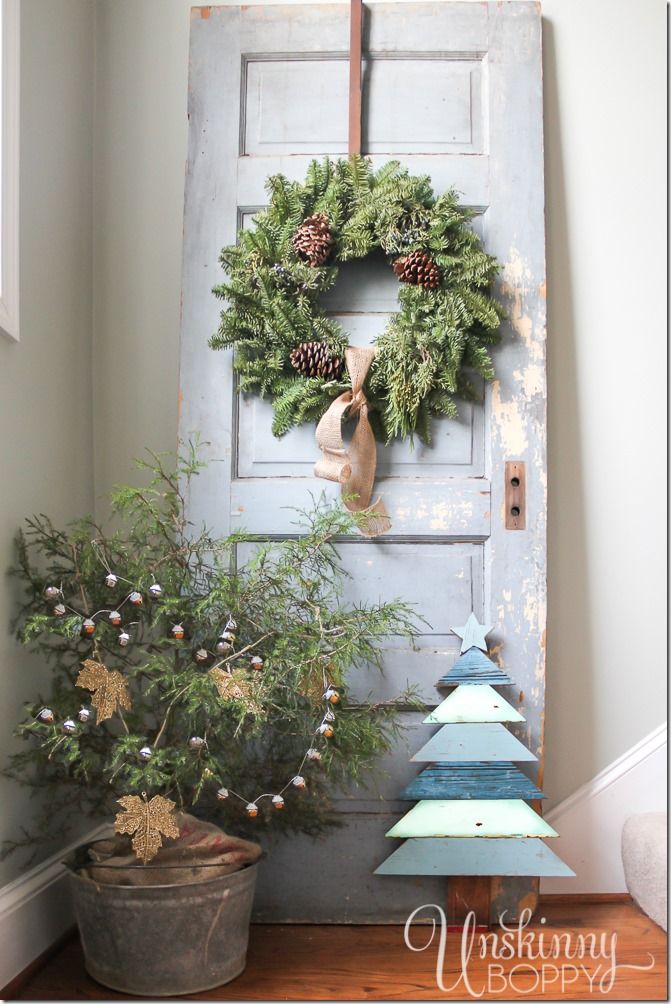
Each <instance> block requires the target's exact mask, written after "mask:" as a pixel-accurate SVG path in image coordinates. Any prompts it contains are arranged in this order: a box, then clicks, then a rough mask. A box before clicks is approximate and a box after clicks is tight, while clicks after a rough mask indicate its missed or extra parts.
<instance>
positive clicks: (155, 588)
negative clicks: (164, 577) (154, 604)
mask: <svg viewBox="0 0 671 1004" xmlns="http://www.w3.org/2000/svg"><path fill="white" fill-rule="evenodd" d="M149 595H150V596H151V598H152V600H158V599H159V598H160V597H161V596H162V595H163V590H162V588H161V587H160V586H159V584H158V582H154V583H152V585H151V586H150V587H149Z"/></svg>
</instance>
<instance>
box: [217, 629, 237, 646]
mask: <svg viewBox="0 0 671 1004" xmlns="http://www.w3.org/2000/svg"><path fill="white" fill-rule="evenodd" d="M219 637H220V638H222V639H223V640H224V641H227V642H228V644H229V645H232V644H233V642H234V641H235V634H234V633H233V631H231V629H230V628H228V627H227V628H226V629H225V630H224V631H222V632H221V634H220V635H219Z"/></svg>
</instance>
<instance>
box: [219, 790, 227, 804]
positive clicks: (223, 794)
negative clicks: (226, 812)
mask: <svg viewBox="0 0 671 1004" xmlns="http://www.w3.org/2000/svg"><path fill="white" fill-rule="evenodd" d="M217 798H218V799H219V801H220V802H225V801H226V799H227V798H228V788H220V789H219V791H218V792H217Z"/></svg>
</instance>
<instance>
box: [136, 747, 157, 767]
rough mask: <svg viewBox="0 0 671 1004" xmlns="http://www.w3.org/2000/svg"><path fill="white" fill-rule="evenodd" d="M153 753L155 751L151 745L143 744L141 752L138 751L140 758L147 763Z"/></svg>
mask: <svg viewBox="0 0 671 1004" xmlns="http://www.w3.org/2000/svg"><path fill="white" fill-rule="evenodd" d="M153 755H154V751H153V749H152V748H151V746H143V747H142V749H141V750H140V752H139V753H138V756H139V758H140V760H142V761H143V762H144V763H147V761H148V760H151V758H152V757H153Z"/></svg>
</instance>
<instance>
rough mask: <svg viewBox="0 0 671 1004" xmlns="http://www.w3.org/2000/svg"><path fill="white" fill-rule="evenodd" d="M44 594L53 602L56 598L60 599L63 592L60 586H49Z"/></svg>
mask: <svg viewBox="0 0 671 1004" xmlns="http://www.w3.org/2000/svg"><path fill="white" fill-rule="evenodd" d="M44 595H45V597H46V598H47V599H48V600H49V601H50V602H51V603H53V602H54V601H55V600H57V599H58V597H59V596H62V595H63V594H62V593H61V591H60V589H59V588H58V586H47V588H46V589H45V590H44Z"/></svg>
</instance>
